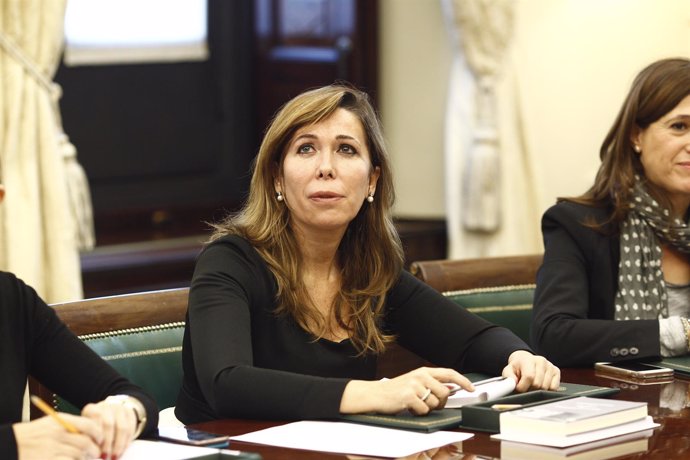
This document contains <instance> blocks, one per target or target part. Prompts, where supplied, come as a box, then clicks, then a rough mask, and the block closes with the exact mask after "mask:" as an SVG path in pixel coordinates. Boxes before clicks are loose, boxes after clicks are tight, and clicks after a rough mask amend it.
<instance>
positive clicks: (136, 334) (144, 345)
mask: <svg viewBox="0 0 690 460" xmlns="http://www.w3.org/2000/svg"><path fill="white" fill-rule="evenodd" d="M184 324H185V323H184V322H176V323H168V324H161V325H157V326H147V327H141V328H135V329H122V330H119V331H113V332H103V333H96V334H88V335H82V336H79V338H80V339H82V340H83V341H84V342H85V343H86V344H87V345H88V346H89V347H90V348H91V349H92V350H94V351H95V352H96V353H97V354H98V355H99V356H100V357H101V358H103V359H104V360H105V361H106V362H107V363H108V364H110V365H111V366H112V367H114V368H115V369H116V370H117V371H118V372H119V373H120V374H122V375H124V376H125V377H127V378H128V379H129V380H130V381H131V382H133V383H135V384H137V385H139V386H140V387H142V388H144V389H146V391H148V393H149V394H150V395H151V396H153V398H154V399H155V400H156V403H157V404H158V407H159V408H161V409H164V408H166V407H171V406H174V405H175V401H176V400H177V393H178V391H179V389H180V387H181V386H182V335H183V333H184ZM54 401H55V407H56V409H58V410H61V411H63V412H77V411H76V408H74V407H73V406H72V405H71V404H69V403H68V402H67V401H65V400H63V399H62V398H60V397H59V396H56V398H55V400H54Z"/></svg>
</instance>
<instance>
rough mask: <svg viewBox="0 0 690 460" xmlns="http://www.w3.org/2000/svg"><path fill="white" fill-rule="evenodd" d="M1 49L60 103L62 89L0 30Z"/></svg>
mask: <svg viewBox="0 0 690 460" xmlns="http://www.w3.org/2000/svg"><path fill="white" fill-rule="evenodd" d="M0 48H2V49H3V50H4V51H5V52H6V53H7V54H8V55H9V56H10V57H12V58H13V59H14V60H15V61H17V62H18V63H19V64H21V66H22V67H24V70H26V71H27V72H28V73H29V74H30V75H31V76H32V77H33V78H34V79H35V80H36V81H37V82H38V83H39V84H40V85H41V86H43V88H45V89H46V91H48V93H49V94H50V96H51V98H52V99H53V100H54V101H56V102H57V101H58V100H59V99H60V97H61V96H62V88H61V87H60V85H58V84H57V83H55V82H53V81H52V80H51V79H50V78H48V77H47V76H46V75H45V74H44V73H43V72H42V71H41V69H40V68H39V67H38V65H37V64H36V63H35V62H34V61H33V60H32V59H31V58H30V57H29V56H28V55H27V54H26V53H25V52H24V51H23V50H22V49H21V47H20V46H19V45H17V44H16V43H15V42H14V40H12V39H11V38H10V36H9V35H7V34H6V33H4V32H3V31H2V30H0Z"/></svg>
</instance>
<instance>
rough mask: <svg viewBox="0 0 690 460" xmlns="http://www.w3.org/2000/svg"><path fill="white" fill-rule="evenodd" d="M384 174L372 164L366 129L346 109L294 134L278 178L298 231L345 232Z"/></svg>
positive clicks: (337, 111)
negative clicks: (381, 174) (380, 175)
mask: <svg viewBox="0 0 690 460" xmlns="http://www.w3.org/2000/svg"><path fill="white" fill-rule="evenodd" d="M379 174H380V170H379V168H378V167H376V168H374V167H373V166H372V164H371V157H370V154H369V150H368V148H367V139H366V135H365V133H364V128H363V127H362V123H361V122H360V121H359V119H358V118H357V117H356V116H355V115H354V114H352V113H351V112H349V111H347V110H345V109H337V110H336V111H335V112H334V113H333V114H332V115H331V116H330V117H328V118H326V119H325V120H323V121H321V122H319V123H316V124H313V125H308V126H304V127H302V128H300V129H298V130H297V132H295V134H294V135H293V136H292V138H291V139H290V141H289V143H288V144H287V147H286V151H285V152H284V159H283V164H282V170H281V171H279V176H278V177H276V179H275V184H274V185H275V189H276V192H281V193H282V194H283V197H284V203H285V205H286V206H287V207H288V209H289V210H290V218H291V222H292V225H293V226H296V227H297V228H296V229H301V230H303V231H312V232H313V231H323V230H327V231H329V232H334V231H335V232H344V231H345V229H346V228H347V225H348V224H349V223H350V221H352V219H354V218H355V216H356V215H357V213H358V212H359V210H360V208H361V207H362V205H363V203H364V201H365V200H366V197H367V195H368V194H370V193H374V191H375V189H376V181H377V180H378V177H379Z"/></svg>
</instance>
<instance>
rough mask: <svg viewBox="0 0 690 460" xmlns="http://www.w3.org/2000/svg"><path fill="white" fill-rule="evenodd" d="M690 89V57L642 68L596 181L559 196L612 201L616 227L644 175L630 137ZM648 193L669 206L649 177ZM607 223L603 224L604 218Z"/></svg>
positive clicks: (604, 202) (602, 154) (611, 219)
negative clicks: (581, 191) (575, 193)
mask: <svg viewBox="0 0 690 460" xmlns="http://www.w3.org/2000/svg"><path fill="white" fill-rule="evenodd" d="M688 94H690V60H688V59H684V58H674V59H662V60H660V61H656V62H654V63H652V64H650V65H649V66H647V67H646V68H644V69H643V70H642V71H641V72H640V73H639V74H638V75H637V77H636V78H635V80H634V81H633V84H632V87H631V88H630V92H629V93H628V96H627V98H626V99H625V102H624V103H623V106H622V107H621V110H620V112H619V113H618V116H617V117H616V120H615V121H614V123H613V126H612V127H611V129H610V130H609V132H608V134H607V135H606V138H604V142H603V143H602V144H601V149H600V151H599V156H600V158H601V166H600V167H599V171H598V172H597V175H596V178H595V180H594V185H592V187H591V188H590V189H589V190H587V191H586V192H585V193H584V194H583V195H581V196H579V197H575V198H559V201H562V200H566V201H573V202H576V203H581V204H586V205H590V206H597V207H608V206H611V204H612V205H613V207H612V211H611V214H610V216H609V220H608V221H607V222H606V223H611V224H613V225H614V227H615V228H617V227H618V224H620V223H621V222H622V221H623V220H624V219H625V218H626V217H627V214H628V209H629V204H630V200H631V188H632V187H633V185H634V183H635V175H636V174H637V175H639V176H640V177H642V178H643V179H644V178H645V174H644V169H643V167H642V163H641V161H640V158H639V154H637V153H636V152H635V151H634V149H633V142H632V138H633V135H634V134H635V132H636V130H638V129H645V128H647V127H648V126H649V125H650V124H652V123H654V122H655V121H657V120H658V119H660V118H661V117H662V116H664V115H665V114H667V113H668V112H670V111H671V110H673V109H674V108H675V107H676V106H677V105H678V104H679V103H680V102H681V101H682V100H683V99H684V98H685V97H686V96H688ZM646 186H647V189H648V190H649V193H650V194H651V195H652V196H653V197H654V198H655V199H656V200H657V201H658V202H659V203H660V204H661V205H662V206H664V207H666V208H668V209H670V208H671V205H670V202H669V200H668V198H666V196H665V194H664V193H662V192H661V190H659V189H658V188H657V187H655V186H654V185H653V184H651V183H649V182H646ZM601 224H604V223H601Z"/></svg>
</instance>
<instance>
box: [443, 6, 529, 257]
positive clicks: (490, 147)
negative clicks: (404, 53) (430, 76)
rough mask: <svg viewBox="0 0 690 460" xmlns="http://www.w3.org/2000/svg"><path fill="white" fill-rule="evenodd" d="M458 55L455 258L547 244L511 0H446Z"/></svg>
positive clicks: (452, 182) (451, 174)
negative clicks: (514, 49) (517, 67)
mask: <svg viewBox="0 0 690 460" xmlns="http://www.w3.org/2000/svg"><path fill="white" fill-rule="evenodd" d="M442 2H443V7H444V14H445V16H446V19H447V23H448V25H449V30H450V32H451V33H450V36H451V40H452V41H453V44H454V50H455V56H454V60H453V64H452V70H451V75H450V79H449V82H450V83H449V91H448V106H447V111H446V127H445V132H446V139H445V164H446V178H445V180H446V208H447V221H448V235H449V254H448V257H449V258H453V259H458V258H468V257H484V256H492V255H506V254H522V253H531V252H538V251H540V250H541V243H540V238H539V226H538V225H539V220H538V219H539V216H538V213H537V211H536V209H537V202H536V194H535V191H534V189H533V183H534V181H533V174H532V170H531V168H530V164H531V159H530V158H529V152H528V151H527V149H526V147H525V144H524V142H523V133H522V128H521V126H520V123H521V121H520V103H519V97H518V92H517V90H516V88H517V85H516V75H515V72H514V71H513V66H512V65H511V55H510V41H511V37H512V24H513V14H514V12H513V10H514V2H513V1H512V0H442Z"/></svg>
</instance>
